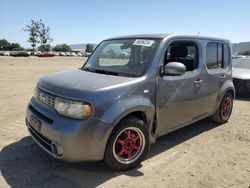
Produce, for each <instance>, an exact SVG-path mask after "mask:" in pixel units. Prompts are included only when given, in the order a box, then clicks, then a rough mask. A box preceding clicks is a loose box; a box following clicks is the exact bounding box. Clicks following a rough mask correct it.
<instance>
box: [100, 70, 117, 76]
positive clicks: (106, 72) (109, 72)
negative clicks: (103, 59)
mask: <svg viewBox="0 0 250 188" xmlns="http://www.w3.org/2000/svg"><path fill="white" fill-rule="evenodd" d="M95 72H96V73H100V74H108V75H114V76H118V75H119V73H117V72H113V71H109V70H105V69H96V70H95Z"/></svg>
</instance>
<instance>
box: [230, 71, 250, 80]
mask: <svg viewBox="0 0 250 188" xmlns="http://www.w3.org/2000/svg"><path fill="white" fill-rule="evenodd" d="M233 78H237V79H242V80H250V69H241V68H233Z"/></svg>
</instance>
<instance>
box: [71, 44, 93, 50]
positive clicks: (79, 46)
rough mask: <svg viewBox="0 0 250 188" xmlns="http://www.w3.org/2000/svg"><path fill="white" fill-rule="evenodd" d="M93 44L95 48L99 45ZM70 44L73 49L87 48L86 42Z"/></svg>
mask: <svg viewBox="0 0 250 188" xmlns="http://www.w3.org/2000/svg"><path fill="white" fill-rule="evenodd" d="M91 44H92V43H91ZM93 45H94V48H95V47H96V46H97V44H93ZM69 46H70V48H71V49H86V44H71V45H69Z"/></svg>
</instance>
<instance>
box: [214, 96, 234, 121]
mask: <svg viewBox="0 0 250 188" xmlns="http://www.w3.org/2000/svg"><path fill="white" fill-rule="evenodd" d="M233 100H234V99H233V96H232V94H230V93H226V94H225V95H224V97H223V98H222V100H221V103H220V106H219V108H218V110H217V111H216V112H215V113H214V115H213V116H212V119H213V120H214V121H216V122H217V123H221V124H223V123H226V122H227V121H228V119H229V118H230V116H231V113H232V110H233Z"/></svg>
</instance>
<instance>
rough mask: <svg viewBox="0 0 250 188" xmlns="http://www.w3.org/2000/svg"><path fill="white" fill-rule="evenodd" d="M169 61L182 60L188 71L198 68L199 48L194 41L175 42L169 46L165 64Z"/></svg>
mask: <svg viewBox="0 0 250 188" xmlns="http://www.w3.org/2000/svg"><path fill="white" fill-rule="evenodd" d="M169 62H180V63H183V64H184V65H185V66H186V71H193V70H195V69H197V68H198V48H197V45H196V44H195V43H194V42H173V43H171V44H170V45H169V47H168V48H167V51H166V54H165V61H164V65H166V64H168V63H169Z"/></svg>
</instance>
